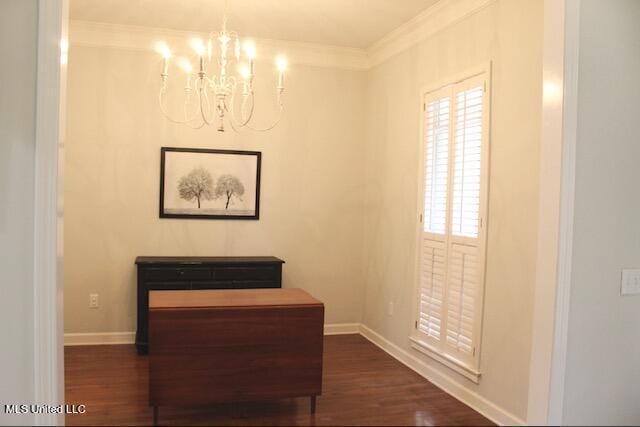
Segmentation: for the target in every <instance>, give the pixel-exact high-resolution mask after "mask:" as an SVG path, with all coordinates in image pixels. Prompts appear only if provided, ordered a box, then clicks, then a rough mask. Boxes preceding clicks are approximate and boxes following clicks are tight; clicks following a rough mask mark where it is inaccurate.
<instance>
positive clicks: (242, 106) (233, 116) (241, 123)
mask: <svg viewBox="0 0 640 427" xmlns="http://www.w3.org/2000/svg"><path fill="white" fill-rule="evenodd" d="M235 94H236V91H235V90H234V91H233V92H232V93H231V117H230V119H231V120H230V121H234V122H235V125H237V126H238V127H240V128H243V127H245V126H247V124H248V123H249V121H251V118H252V117H253V109H254V105H255V102H254V96H255V95H254V93H253V91H252V92H251V95H250V97H251V110H250V111H249V117H247V118H245V115H244V111H245V108H246V103H247V100H248V98H249V96H245V97H244V98H243V100H242V102H241V104H240V118H241V120H238V118H237V117H236V111H235V108H234V106H235V104H236V103H235ZM225 109H226V110H227V111H229V109H228V108H227V106H226V104H225ZM232 127H233V126H232ZM234 129H235V128H234Z"/></svg>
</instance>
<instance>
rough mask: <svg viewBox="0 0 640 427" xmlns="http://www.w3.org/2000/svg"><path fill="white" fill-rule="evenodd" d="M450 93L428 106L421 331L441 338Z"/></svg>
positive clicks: (437, 95)
mask: <svg viewBox="0 0 640 427" xmlns="http://www.w3.org/2000/svg"><path fill="white" fill-rule="evenodd" d="M450 107H451V96H450V91H448V90H445V91H440V92H437V93H434V94H432V96H431V97H430V98H429V100H428V101H427V102H426V103H425V114H426V120H425V122H424V125H425V129H424V135H425V139H426V141H425V143H426V144H425V149H424V153H425V157H424V162H425V163H424V164H425V171H424V188H425V192H424V219H423V224H424V227H423V230H422V232H423V235H422V239H421V245H422V249H421V250H422V259H421V271H420V319H419V321H418V330H420V331H421V332H422V333H424V334H425V335H427V336H429V337H432V338H433V339H435V340H439V339H440V330H441V327H442V325H441V324H442V318H443V316H442V313H443V309H444V304H443V301H444V292H445V283H446V282H445V280H446V269H447V264H446V243H445V232H446V222H447V199H448V193H449V185H448V182H449V181H448V178H449V139H450V117H451V108H450Z"/></svg>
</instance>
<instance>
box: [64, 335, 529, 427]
mask: <svg viewBox="0 0 640 427" xmlns="http://www.w3.org/2000/svg"><path fill="white" fill-rule="evenodd" d="M358 333H359V334H361V335H362V336H363V337H365V338H366V339H367V340H369V341H371V342H372V343H373V344H375V345H376V346H378V347H380V348H381V349H382V350H384V351H385V352H386V353H388V354H389V355H391V356H392V357H393V358H394V359H396V360H398V361H399V362H400V363H402V364H404V365H405V366H407V367H408V368H409V369H411V370H413V371H415V372H417V373H418V374H420V375H421V376H422V377H424V378H425V379H427V380H428V381H429V382H431V383H433V384H434V385H435V386H437V387H439V388H441V389H442V390H444V391H445V392H446V393H448V394H450V395H451V396H453V397H455V398H456V399H458V400H460V401H461V402H463V403H464V404H465V405H468V406H469V407H471V408H473V409H474V410H476V411H478V412H479V413H481V414H482V415H484V416H485V417H487V418H489V419H490V420H491V421H493V422H495V423H496V424H499V425H525V422H524V421H523V420H521V419H519V418H518V417H516V416H515V415H513V414H510V413H509V412H507V411H505V410H504V409H502V408H500V407H499V406H497V405H496V404H494V403H492V402H490V401H489V400H487V399H485V398H484V397H482V396H480V395H479V394H477V393H475V392H473V391H471V390H469V389H468V388H465V387H463V386H462V385H460V384H459V383H457V382H456V381H454V380H453V379H451V377H449V376H447V375H445V374H443V373H442V372H440V371H438V370H436V369H434V368H432V367H431V366H429V365H427V364H426V363H425V362H423V361H422V360H420V359H419V358H418V357H416V356H414V355H412V354H410V353H408V352H407V351H405V350H403V349H401V348H400V347H398V346H397V345H395V344H393V343H392V342H390V341H388V340H387V339H386V338H384V337H382V336H381V335H380V334H378V333H377V332H375V331H373V330H372V329H370V328H368V327H367V326H365V325H362V324H360V323H334V324H327V325H324V334H325V335H345V334H358ZM135 336H136V334H135V332H107V333H79V334H78V333H76V334H64V345H65V346H73V345H107V344H133V343H134V342H135Z"/></svg>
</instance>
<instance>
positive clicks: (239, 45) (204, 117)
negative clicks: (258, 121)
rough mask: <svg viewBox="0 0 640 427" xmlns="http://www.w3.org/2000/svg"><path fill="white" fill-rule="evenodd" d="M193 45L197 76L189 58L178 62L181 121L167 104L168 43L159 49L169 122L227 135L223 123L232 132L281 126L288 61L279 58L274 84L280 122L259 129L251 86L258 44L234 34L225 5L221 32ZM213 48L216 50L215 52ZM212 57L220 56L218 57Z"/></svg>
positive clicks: (162, 91)
mask: <svg viewBox="0 0 640 427" xmlns="http://www.w3.org/2000/svg"><path fill="white" fill-rule="evenodd" d="M190 45H191V48H192V49H193V51H194V52H195V55H196V61H197V62H196V63H197V71H196V72H194V71H195V70H194V67H193V66H192V64H191V61H190V60H189V59H188V58H187V57H179V58H177V61H176V62H177V65H178V66H179V67H180V68H181V69H182V71H183V72H184V73H185V74H186V83H185V86H184V90H183V92H184V93H183V101H182V102H183V105H182V117H180V118H176V117H172V116H171V115H170V114H169V113H168V111H167V107H166V105H165V103H166V100H165V98H166V97H167V96H166V95H167V85H168V81H169V63H170V62H171V58H172V56H173V55H172V52H171V49H170V48H169V46H168V45H167V44H166V43H164V42H158V43H157V45H156V51H157V52H158V53H159V54H160V55H162V58H163V61H162V73H161V74H160V77H161V79H162V83H161V87H160V94H159V102H160V110H161V111H162V114H163V115H164V116H165V117H166V118H167V119H168V120H169V121H170V122H173V123H178V124H183V125H187V126H189V127H191V128H193V129H200V128H202V127H204V126H208V125H215V126H217V127H218V131H220V132H224V131H225V122H228V123H229V125H231V128H232V129H233V130H234V131H238V130H240V129H242V128H247V129H250V130H254V131H260V132H264V131H268V130H271V129H273V128H274V127H275V126H276V125H277V124H278V122H280V119H281V118H282V111H283V109H284V106H283V102H282V94H283V93H284V73H285V71H286V69H287V59H286V58H285V57H284V56H282V55H279V56H277V57H276V66H277V68H278V72H279V76H278V83H277V86H276V103H277V108H278V111H277V118H276V120H275V121H274V122H273V123H272V124H270V125H269V126H267V127H263V128H259V127H255V126H254V125H253V124H252V119H253V117H254V107H255V94H254V87H253V82H254V77H255V59H256V46H255V43H254V42H253V41H251V40H241V39H240V37H239V36H238V34H237V33H236V32H234V31H229V30H228V29H227V10H226V6H225V12H224V17H223V20H222V30H221V31H219V32H212V33H211V34H210V35H209V40H208V41H207V42H206V43H205V41H203V40H202V39H199V38H194V39H192V40H191V42H190ZM215 45H217V49H215V48H214V46H215ZM214 55H217V57H216V58H214ZM214 66H216V67H217V74H213V75H212V74H209V71H210V69H211V68H214ZM234 71H235V72H234ZM194 92H195V94H194Z"/></svg>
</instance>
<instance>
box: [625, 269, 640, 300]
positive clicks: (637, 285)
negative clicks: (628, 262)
mask: <svg viewBox="0 0 640 427" xmlns="http://www.w3.org/2000/svg"><path fill="white" fill-rule="evenodd" d="M620 294H621V295H637V294H640V270H622V286H621V287H620Z"/></svg>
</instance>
